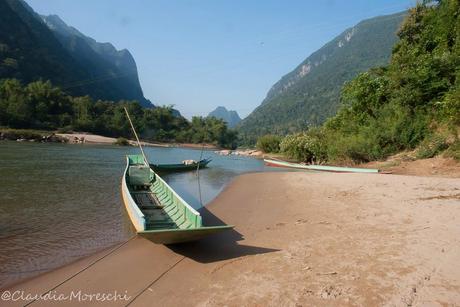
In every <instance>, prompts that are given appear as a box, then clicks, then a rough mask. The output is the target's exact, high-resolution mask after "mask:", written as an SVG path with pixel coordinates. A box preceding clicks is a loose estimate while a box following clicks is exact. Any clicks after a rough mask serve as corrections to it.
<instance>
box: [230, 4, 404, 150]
mask: <svg viewBox="0 0 460 307" xmlns="http://www.w3.org/2000/svg"><path fill="white" fill-rule="evenodd" d="M405 14H406V12H401V13H397V14H393V15H387V16H379V17H375V18H371V19H367V20H364V21H362V22H360V23H358V24H357V25H356V26H354V27H352V28H350V29H347V30H345V31H344V32H343V33H342V34H340V35H339V36H337V37H336V38H334V39H333V40H332V41H330V42H329V43H327V44H326V45H324V46H323V47H322V48H320V49H319V50H318V51H316V52H314V53H313V54H311V55H310V56H309V57H308V58H307V59H305V60H304V61H303V62H302V63H301V64H300V65H299V66H297V68H295V69H294V70H293V71H292V72H290V73H288V74H287V75H285V76H283V77H282V78H281V80H279V81H278V82H277V83H276V84H274V85H273V86H272V88H271V89H270V91H269V92H268V93H267V96H266V98H265V99H264V101H263V102H262V104H261V105H260V106H259V107H257V108H256V109H255V110H254V111H253V112H252V113H251V114H250V115H249V116H248V117H246V118H245V119H244V120H243V121H242V122H241V123H240V124H239V125H238V130H239V132H240V135H241V136H242V138H243V139H244V140H245V141H246V142H250V143H254V142H255V140H256V139H257V137H258V136H261V135H264V134H269V133H272V134H286V133H290V132H295V131H299V130H301V129H305V128H307V127H308V126H314V125H319V124H321V123H323V122H324V121H325V120H326V119H327V118H328V117H330V116H333V115H334V114H335V113H336V111H337V109H338V107H339V94H340V90H341V88H342V86H343V84H344V83H345V82H346V81H349V80H351V79H353V78H354V77H355V76H356V75H357V74H358V73H360V72H364V71H366V70H368V69H369V68H371V67H375V66H381V65H385V64H387V63H388V62H389V59H390V55H391V50H392V48H393V45H394V44H395V42H396V41H397V36H396V32H397V30H398V28H399V25H400V24H401V22H402V20H403V18H404V16H405ZM306 39H308V38H306Z"/></svg>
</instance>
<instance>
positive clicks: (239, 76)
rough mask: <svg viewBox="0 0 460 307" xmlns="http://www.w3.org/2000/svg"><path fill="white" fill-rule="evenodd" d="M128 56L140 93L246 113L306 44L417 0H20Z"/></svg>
mask: <svg viewBox="0 0 460 307" xmlns="http://www.w3.org/2000/svg"><path fill="white" fill-rule="evenodd" d="M26 1H27V2H28V3H29V4H30V6H32V7H33V8H34V9H35V11H37V12H38V13H40V14H45V15H48V14H57V15H59V16H60V17H61V18H62V19H63V20H64V21H65V22H66V23H67V24H69V25H71V26H74V27H75V28H77V29H78V30H80V31H81V32H83V33H84V34H86V35H88V36H91V37H93V38H94V39H96V40H97V41H100V42H111V43H112V44H114V45H115V47H117V48H118V49H122V48H127V49H128V50H129V51H130V52H131V53H132V54H133V56H134V58H135V60H136V62H137V67H138V70H139V78H140V81H141V85H142V88H143V90H144V95H145V97H146V98H148V99H150V100H151V101H152V102H153V103H154V104H156V105H163V104H173V105H175V107H176V108H177V109H179V111H180V112H181V113H182V114H183V115H184V116H186V117H188V118H190V117H191V116H192V115H207V113H209V112H210V111H212V110H213V109H214V108H216V107H217V106H219V105H223V106H225V107H227V108H228V109H232V110H236V111H238V113H239V114H240V115H241V116H242V117H244V116H246V115H248V114H249V113H250V112H251V111H252V110H253V109H254V108H255V107H257V106H258V105H259V104H260V103H261V101H262V100H263V98H264V97H265V95H266V93H267V91H268V90H269V89H270V87H271V86H272V85H273V84H274V83H275V82H276V81H278V80H279V79H280V78H281V77H282V76H283V75H284V74H286V73H288V72H290V71H291V70H292V69H294V68H295V67H296V66H297V65H298V64H300V62H301V61H303V60H304V59H305V58H306V57H307V56H309V55H310V54H311V53H312V52H314V51H315V50H317V49H319V48H320V47H321V46H322V45H324V44H325V43H327V42H328V41H330V40H331V39H332V38H334V37H335V36H336V35H338V34H340V33H341V32H343V31H344V30H345V29H346V28H348V27H351V26H353V25H355V24H356V23H358V22H359V21H361V20H362V19H366V18H370V17H374V16H377V15H385V14H390V13H394V12H399V11H402V10H405V9H408V8H409V7H411V6H413V5H414V4H415V0H378V1H377V0H354V1H352V0H350V1H344V0H341V1H339V0H324V1H318V0H316V1H309V0H303V1H302V0H298V1H294V0H293V1H289V0H278V1H271V0H259V1H256V0H226V1H224V0H200V1H186V0H183V1H174V0H130V1H128V0H78V1H76V0H26Z"/></svg>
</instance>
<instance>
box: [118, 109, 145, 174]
mask: <svg viewBox="0 0 460 307" xmlns="http://www.w3.org/2000/svg"><path fill="white" fill-rule="evenodd" d="M124 109H125V112H126V116H127V117H128V120H129V123H130V124H131V129H133V132H134V136H135V137H136V140H137V145H139V148H140V149H141V152H142V156H143V157H144V163H145V165H147V166H149V161H148V160H147V157H146V156H145V153H144V150H143V149H142V145H141V142H140V141H139V137H138V136H137V133H136V129H134V125H133V122H132V121H131V117H129V113H128V109H126V107H124Z"/></svg>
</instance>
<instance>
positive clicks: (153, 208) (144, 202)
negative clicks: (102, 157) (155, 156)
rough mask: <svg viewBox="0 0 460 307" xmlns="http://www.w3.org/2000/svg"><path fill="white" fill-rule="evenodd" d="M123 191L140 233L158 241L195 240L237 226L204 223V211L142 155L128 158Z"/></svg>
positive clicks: (127, 207) (130, 213) (125, 201)
mask: <svg viewBox="0 0 460 307" xmlns="http://www.w3.org/2000/svg"><path fill="white" fill-rule="evenodd" d="M121 192H122V197H123V201H124V204H125V207H126V210H127V212H128V215H129V217H130V219H131V222H132V224H133V225H134V227H135V228H136V232H137V233H138V234H139V235H140V236H142V237H145V238H147V239H149V240H151V241H153V242H155V243H159V244H174V243H181V242H188V241H195V240H198V239H201V238H202V237H205V236H208V235H210V234H214V233H218V232H221V231H225V230H229V229H231V228H233V226H230V225H222V226H209V227H205V226H203V223H202V219H201V215H200V213H199V212H198V211H196V210H195V209H193V208H192V207H191V206H190V205H189V204H188V203H187V202H186V201H185V200H183V199H182V198H181V197H180V196H179V195H178V194H177V193H176V192H175V191H174V190H173V189H172V188H171V187H170V186H169V185H168V184H167V183H166V182H165V181H164V180H163V179H162V178H161V177H160V176H158V174H157V173H155V172H154V171H153V170H152V169H151V168H150V167H149V166H148V164H147V163H146V162H145V159H144V157H143V156H142V155H129V156H127V157H126V169H125V172H124V175H123V179H122V184H121Z"/></svg>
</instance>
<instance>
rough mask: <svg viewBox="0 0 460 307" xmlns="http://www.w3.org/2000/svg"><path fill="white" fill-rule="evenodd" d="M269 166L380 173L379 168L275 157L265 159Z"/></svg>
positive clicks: (336, 171)
mask: <svg viewBox="0 0 460 307" xmlns="http://www.w3.org/2000/svg"><path fill="white" fill-rule="evenodd" d="M264 162H265V164H266V165H268V166H273V167H286V168H295V169H305V170H311V171H323V172H335V173H379V170H378V169H372V168H357V167H340V166H329V165H305V164H300V163H292V162H287V161H281V160H274V159H264Z"/></svg>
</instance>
